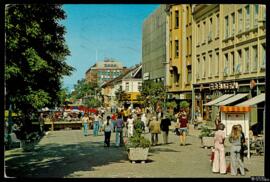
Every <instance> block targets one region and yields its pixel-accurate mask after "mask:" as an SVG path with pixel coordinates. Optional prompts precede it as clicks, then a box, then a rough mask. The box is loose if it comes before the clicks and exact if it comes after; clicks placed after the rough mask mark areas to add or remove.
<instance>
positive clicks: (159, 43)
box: [142, 5, 166, 82]
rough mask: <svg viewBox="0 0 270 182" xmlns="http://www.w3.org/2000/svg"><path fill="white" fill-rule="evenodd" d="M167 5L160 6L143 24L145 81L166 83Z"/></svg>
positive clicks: (143, 68)
mask: <svg viewBox="0 0 270 182" xmlns="http://www.w3.org/2000/svg"><path fill="white" fill-rule="evenodd" d="M165 8H166V5H160V7H158V8H157V9H156V10H155V11H154V12H153V13H152V14H151V15H150V16H149V17H148V18H147V19H146V20H145V21H144V23H143V35H142V72H143V80H154V81H157V82H160V81H162V82H163V81H164V77H165V62H166V12H165Z"/></svg>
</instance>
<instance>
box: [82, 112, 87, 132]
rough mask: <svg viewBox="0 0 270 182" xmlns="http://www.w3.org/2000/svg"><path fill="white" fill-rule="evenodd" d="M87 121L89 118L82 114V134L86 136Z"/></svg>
mask: <svg viewBox="0 0 270 182" xmlns="http://www.w3.org/2000/svg"><path fill="white" fill-rule="evenodd" d="M88 123H89V118H88V117H87V115H86V114H84V115H83V118H82V124H83V135H84V136H87V135H88Z"/></svg>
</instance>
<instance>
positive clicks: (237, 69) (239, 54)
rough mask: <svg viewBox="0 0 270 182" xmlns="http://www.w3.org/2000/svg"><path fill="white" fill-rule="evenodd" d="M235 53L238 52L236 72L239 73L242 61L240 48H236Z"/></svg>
mask: <svg viewBox="0 0 270 182" xmlns="http://www.w3.org/2000/svg"><path fill="white" fill-rule="evenodd" d="M237 54H238V64H237V65H236V72H237V73H238V72H239V73H240V72H241V70H240V68H241V65H242V64H243V63H242V61H243V60H242V50H241V49H240V50H238V51H237Z"/></svg>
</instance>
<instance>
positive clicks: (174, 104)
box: [166, 101, 177, 114]
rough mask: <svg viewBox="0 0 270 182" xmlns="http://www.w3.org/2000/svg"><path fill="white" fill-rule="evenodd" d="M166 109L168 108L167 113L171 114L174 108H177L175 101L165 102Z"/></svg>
mask: <svg viewBox="0 0 270 182" xmlns="http://www.w3.org/2000/svg"><path fill="white" fill-rule="evenodd" d="M166 107H167V108H168V112H169V113H170V114H173V111H174V108H176V107H177V104H176V102H175V101H172V102H167V103H166Z"/></svg>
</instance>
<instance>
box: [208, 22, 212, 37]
mask: <svg viewBox="0 0 270 182" xmlns="http://www.w3.org/2000/svg"><path fill="white" fill-rule="evenodd" d="M212 23H213V22H212V18H210V19H209V32H208V41H211V40H212Z"/></svg>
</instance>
